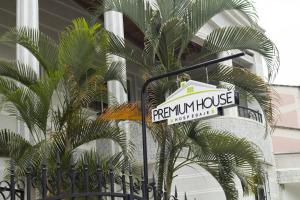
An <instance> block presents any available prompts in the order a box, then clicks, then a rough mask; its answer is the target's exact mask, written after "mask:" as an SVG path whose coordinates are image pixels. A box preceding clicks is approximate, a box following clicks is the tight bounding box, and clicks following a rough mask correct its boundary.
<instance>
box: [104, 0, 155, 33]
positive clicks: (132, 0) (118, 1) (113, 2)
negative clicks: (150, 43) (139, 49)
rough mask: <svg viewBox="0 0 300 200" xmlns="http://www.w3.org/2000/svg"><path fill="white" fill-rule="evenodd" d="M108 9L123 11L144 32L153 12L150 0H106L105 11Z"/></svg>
mask: <svg viewBox="0 0 300 200" xmlns="http://www.w3.org/2000/svg"><path fill="white" fill-rule="evenodd" d="M101 9H103V8H101ZM108 10H114V11H118V12H121V13H123V14H124V15H125V16H127V17H128V18H129V19H130V20H131V21H133V23H135V24H136V25H137V26H138V28H139V29H140V30H141V31H142V32H145V31H146V29H147V26H148V25H149V21H150V19H151V17H152V13H153V10H152V7H151V4H150V2H149V1H144V0H141V1H137V0H110V1H105V3H104V11H108Z"/></svg>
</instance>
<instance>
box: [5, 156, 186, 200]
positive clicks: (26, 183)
mask: <svg viewBox="0 0 300 200" xmlns="http://www.w3.org/2000/svg"><path fill="white" fill-rule="evenodd" d="M37 171H38V172H37ZM37 171H36V170H35V171H34V170H32V169H30V168H29V169H28V170H27V172H26V177H23V178H21V180H19V179H17V177H16V175H15V170H14V164H11V167H10V170H9V173H10V174H9V176H7V177H9V178H7V180H5V181H1V182H0V199H1V200H25V198H26V200H63V199H70V200H79V199H80V200H82V199H84V200H87V199H93V200H94V199H95V200H104V199H105V200H110V199H111V200H116V199H118V200H119V199H123V200H147V199H148V198H146V196H145V194H146V192H145V191H144V189H143V188H148V194H149V195H150V199H153V200H158V198H157V194H158V191H157V188H156V183H155V178H154V176H153V181H152V182H151V183H149V184H148V186H147V187H144V184H145V182H144V179H143V176H141V177H140V178H136V176H134V175H133V173H132V169H131V166H130V165H129V166H127V167H125V166H123V168H122V170H120V172H116V171H115V170H114V169H113V167H112V165H110V167H109V169H108V170H106V171H105V170H102V168H101V167H100V166H97V167H96V168H95V167H91V168H89V166H88V165H87V164H84V165H83V167H81V168H75V166H74V165H71V166H70V167H69V169H68V170H63V169H62V165H61V163H60V161H57V163H56V166H55V167H54V168H53V166H52V167H51V169H50V168H47V165H46V164H42V165H41V167H40V169H39V170H37ZM162 197H163V199H164V200H167V199H168V200H170V199H172V200H178V194H177V188H176V187H175V192H174V195H170V196H168V194H167V192H166V191H162ZM184 199H185V200H186V195H185V197H184Z"/></svg>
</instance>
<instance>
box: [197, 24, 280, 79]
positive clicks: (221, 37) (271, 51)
mask: <svg viewBox="0 0 300 200" xmlns="http://www.w3.org/2000/svg"><path fill="white" fill-rule="evenodd" d="M233 49H240V50H246V49H250V50H253V51H256V52H258V53H259V54H261V55H262V56H263V58H264V59H265V60H266V63H267V67H268V77H269V79H272V78H274V76H275V75H276V73H277V71H278V67H279V63H280V61H279V53H278V50H277V48H276V46H275V44H274V43H273V42H272V41H271V40H270V39H269V38H267V37H266V36H265V34H264V33H262V32H261V31H260V30H258V29H257V28H253V27H247V26H246V27H243V26H231V27H225V28H219V29H215V30H214V31H212V32H211V33H210V34H209V35H208V36H207V38H206V39H205V41H204V44H203V51H202V52H201V56H200V58H201V59H204V58H207V57H209V56H211V55H216V54H218V53H220V52H224V51H229V50H233Z"/></svg>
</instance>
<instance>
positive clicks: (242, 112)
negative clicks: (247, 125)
mask: <svg viewBox="0 0 300 200" xmlns="http://www.w3.org/2000/svg"><path fill="white" fill-rule="evenodd" d="M238 111H239V116H240V117H244V118H248V119H252V120H255V121H257V122H260V123H263V119H262V114H261V113H260V112H259V111H256V110H253V109H250V108H246V107H242V106H239V107H238Z"/></svg>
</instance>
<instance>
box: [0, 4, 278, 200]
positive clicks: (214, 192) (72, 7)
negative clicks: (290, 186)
mask: <svg viewBox="0 0 300 200" xmlns="http://www.w3.org/2000/svg"><path fill="white" fill-rule="evenodd" d="M88 2H89V1H83V0H82V1H79V0H77V1H72V0H64V1H62V0H16V1H14V0H2V1H1V2H0V16H1V17H0V34H2V33H4V32H5V31H7V30H8V29H9V28H10V27H15V26H17V27H21V26H28V27H32V28H35V29H39V30H41V31H43V32H45V33H46V34H48V35H50V36H51V37H53V38H54V39H58V35H59V33H60V32H61V31H63V29H64V27H65V26H66V25H68V24H69V23H70V22H71V20H73V19H74V18H76V17H81V16H83V17H85V18H86V19H90V17H91V16H90V15H89V13H88V11H87V8H88V6H89V5H90V4H89V3H88ZM91 2H92V1H91ZM103 20H104V26H105V28H106V29H107V30H109V31H112V32H114V33H115V34H117V35H118V36H120V37H126V34H125V33H128V34H127V35H130V33H131V32H132V31H131V30H132V29H131V28H130V27H126V26H127V25H128V26H130V23H128V22H127V21H125V20H124V19H123V16H122V14H120V13H117V12H113V11H111V12H107V13H105V15H104V19H103ZM124 22H126V23H124ZM238 24H241V25H243V24H244V25H245V24H248V22H247V20H246V18H245V17H243V16H242V15H240V14H239V13H237V12H224V13H222V14H219V15H218V16H216V17H214V18H213V19H212V20H211V21H210V22H209V23H208V24H207V25H206V26H205V27H204V28H203V29H201V30H200V31H199V33H198V34H197V36H196V37H195V38H194V41H193V42H195V43H196V44H198V45H200V46H201V45H202V43H203V39H204V38H205V37H206V35H207V34H209V33H210V31H211V30H212V29H214V28H217V27H222V26H227V25H238ZM126 31H127V32H126ZM133 36H134V34H131V37H133ZM128 37H129V36H128ZM131 40H134V38H131ZM138 42H139V41H137V43H138ZM231 53H233V52H231ZM224 55H227V54H226V53H224V54H222V55H219V56H220V57H221V56H224ZM0 58H1V59H11V60H14V59H18V60H22V61H23V62H25V63H27V64H28V65H29V66H32V67H33V68H34V70H36V71H37V72H39V70H40V69H39V67H38V63H37V61H36V60H35V59H34V58H33V57H32V55H30V53H29V52H28V51H27V50H26V49H24V48H23V47H20V46H4V45H1V46H0ZM115 59H118V60H120V59H121V58H119V57H116V56H113V57H112V60H115ZM121 60H122V59H121ZM122 61H123V62H124V63H125V62H126V61H125V60H122ZM226 64H227V65H238V66H241V67H244V68H247V69H249V70H250V71H252V72H254V73H256V74H258V75H261V76H263V70H262V59H261V58H260V56H259V55H257V54H256V53H255V52H248V54H247V55H246V56H245V57H242V58H238V59H235V60H233V61H228V62H227V63H226ZM124 73H126V75H127V79H128V81H129V82H130V85H129V91H130V96H129V95H128V94H126V93H125V91H124V90H123V89H122V87H121V86H120V85H119V84H118V83H117V82H110V83H109V84H108V88H109V91H110V92H112V93H113V94H114V95H115V96H116V97H117V99H118V101H119V103H124V102H127V101H130V100H137V99H138V96H139V91H140V89H141V85H142V84H141V83H142V80H141V78H140V76H139V74H138V70H136V69H135V68H134V67H132V66H127V69H126V70H124ZM224 113H225V114H224V116H222V117H217V118H214V119H210V120H208V122H209V123H210V124H211V125H212V126H213V127H214V128H216V129H222V130H227V131H230V132H232V133H234V134H235V135H237V136H239V137H245V138H247V139H248V140H249V141H251V142H253V143H255V144H256V145H258V146H259V148H260V150H261V152H262V153H263V155H264V160H265V185H263V186H262V189H261V190H262V191H263V192H261V194H263V195H262V196H260V197H258V199H260V200H263V199H264V200H280V199H281V198H280V194H279V185H278V180H277V174H276V169H275V165H274V163H275V162H274V157H273V148H272V141H271V137H270V136H269V135H268V134H267V135H266V127H265V122H264V120H263V117H262V115H261V111H260V108H259V107H258V106H257V105H255V104H248V103H247V102H243V103H242V104H241V106H239V107H233V108H228V109H226V110H225V112H224ZM122 126H123V128H124V129H125V130H126V131H127V132H128V134H129V138H131V139H132V140H133V142H135V143H136V144H137V145H139V144H140V145H141V143H142V141H141V138H142V136H141V130H140V127H139V125H137V124H134V123H130V122H125V123H124V124H122ZM0 128H1V129H2V128H8V129H11V130H19V131H20V132H21V133H22V135H23V136H24V137H25V138H26V139H28V140H30V136H29V134H27V133H26V130H25V128H24V127H23V125H22V124H21V123H19V122H17V121H16V119H14V118H13V117H9V116H8V115H7V113H3V112H2V113H1V115H0ZM148 141H149V147H148V148H149V150H148V152H149V168H150V169H151V170H153V166H154V160H155V159H154V157H155V153H156V146H155V144H154V142H153V141H151V138H149V139H148ZM91 145H94V147H96V148H100V146H103V145H100V144H97V143H95V144H91ZM83 148H90V147H83ZM107 148H110V150H111V151H114V147H113V145H112V144H111V145H107ZM136 158H137V160H138V161H142V152H137V153H136ZM0 167H2V169H3V168H4V167H5V166H4V159H1V160H0ZM175 184H176V185H177V188H178V189H179V196H180V197H183V195H184V194H183V193H180V191H183V192H186V193H187V195H188V198H189V199H199V200H200V199H212V200H222V199H225V195H224V193H223V191H222V189H221V187H220V186H219V185H218V183H217V182H216V181H215V180H214V179H213V178H212V177H211V176H210V175H209V174H208V173H207V172H205V171H204V170H203V169H199V168H195V169H192V168H184V169H182V170H181V171H180V172H179V174H178V176H177V177H176V179H175ZM241 190H242V188H241V186H240V187H239V191H241ZM241 199H247V200H248V199H249V200H254V199H255V197H254V196H249V197H243V195H242V193H241Z"/></svg>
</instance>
